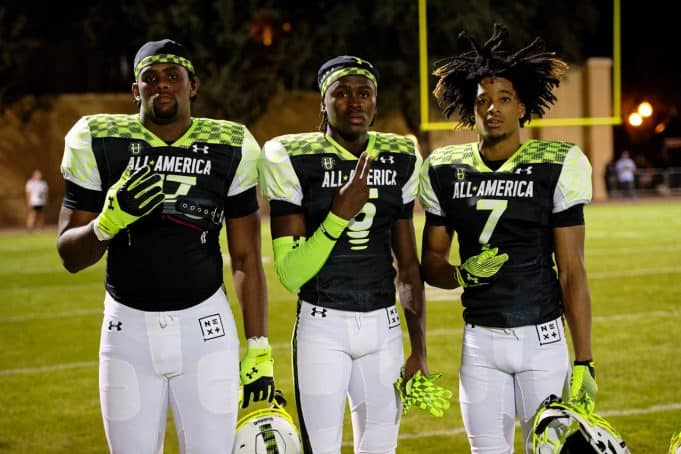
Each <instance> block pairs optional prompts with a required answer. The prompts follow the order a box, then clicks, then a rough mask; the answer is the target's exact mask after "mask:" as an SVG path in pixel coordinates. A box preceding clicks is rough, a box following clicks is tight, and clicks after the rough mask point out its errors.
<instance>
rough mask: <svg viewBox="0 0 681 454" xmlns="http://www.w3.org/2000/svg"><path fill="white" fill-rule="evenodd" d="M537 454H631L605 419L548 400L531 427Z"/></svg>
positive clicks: (553, 399) (558, 401)
mask: <svg viewBox="0 0 681 454" xmlns="http://www.w3.org/2000/svg"><path fill="white" fill-rule="evenodd" d="M530 436H532V452H534V453H535V454H578V453H579V454H589V453H598V454H601V453H602V454H630V451H629V448H627V445H626V443H625V442H624V440H623V439H622V437H621V436H620V434H619V433H618V432H617V431H616V430H615V428H614V427H612V426H611V425H610V424H609V423H608V422H607V421H606V420H605V419H603V418H602V417H600V416H598V415H597V414H595V413H591V414H588V413H586V412H585V411H583V410H582V409H580V408H579V407H577V406H574V405H571V404H568V403H566V402H563V401H562V400H561V399H560V398H559V397H557V396H555V395H551V396H549V397H548V398H547V399H546V400H544V402H542V404H541V405H540V406H539V409H538V410H537V413H536V414H535V416H534V423H533V425H532V433H531V434H530Z"/></svg>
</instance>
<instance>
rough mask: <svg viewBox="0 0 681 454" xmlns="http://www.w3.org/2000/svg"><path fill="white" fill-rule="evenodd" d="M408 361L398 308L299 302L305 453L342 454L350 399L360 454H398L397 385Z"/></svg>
mask: <svg viewBox="0 0 681 454" xmlns="http://www.w3.org/2000/svg"><path fill="white" fill-rule="evenodd" d="M403 361H404V352H403V350H402V331H401V328H400V319H399V315H398V312H397V308H396V307H395V306H391V307H389V308H385V309H379V310H376V311H372V312H350V311H339V310H333V309H327V308H323V307H320V306H315V305H312V304H309V303H306V302H301V303H300V306H299V312H298V320H297V322H296V327H295V332H294V337H293V364H294V368H295V370H294V379H295V389H296V398H297V404H298V415H299V421H300V426H301V427H300V429H301V432H302V436H303V445H304V447H305V452H306V454H310V452H312V453H314V454H339V453H340V452H341V443H342V435H343V416H344V414H345V402H346V396H347V398H349V402H350V411H351V416H352V428H353V439H354V451H355V453H372V454H392V453H394V452H395V449H396V446H397V435H398V432H399V424H400V414H401V411H402V405H401V402H400V400H399V397H398V396H397V394H396V391H395V389H394V388H393V383H395V380H397V378H398V377H399V375H400V368H401V367H402V363H403Z"/></svg>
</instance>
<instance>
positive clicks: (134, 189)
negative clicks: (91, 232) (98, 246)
mask: <svg viewBox="0 0 681 454" xmlns="http://www.w3.org/2000/svg"><path fill="white" fill-rule="evenodd" d="M164 198H165V196H164V194H163V179H162V178H161V175H159V174H157V173H151V167H150V166H149V165H146V166H143V167H140V168H139V169H137V170H136V171H134V172H132V171H131V170H130V169H125V171H124V172H123V175H121V178H120V179H119V180H118V181H117V182H115V183H114V184H113V185H112V186H111V187H110V188H109V190H108V191H107V193H106V200H105V201H104V208H103V209H102V212H101V213H100V214H99V216H98V217H97V221H96V224H95V229H96V230H97V232H96V233H97V237H98V238H99V239H100V240H101V239H109V240H110V239H111V238H113V237H114V236H115V235H116V234H117V233H118V232H120V231H121V230H122V229H124V228H126V227H127V226H129V225H130V224H132V223H133V222H135V221H137V220H138V219H139V218H141V217H142V216H145V215H147V214H149V213H150V212H151V211H153V210H154V208H156V207H157V206H159V205H160V204H161V203H163V200H164Z"/></svg>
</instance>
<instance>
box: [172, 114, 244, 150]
mask: <svg viewBox="0 0 681 454" xmlns="http://www.w3.org/2000/svg"><path fill="white" fill-rule="evenodd" d="M194 122H195V125H194V127H193V128H191V129H190V130H189V134H188V135H187V136H186V137H184V138H183V139H182V141H181V142H183V143H187V144H192V143H194V142H205V143H219V144H223V145H231V146H234V147H240V146H241V145H242V144H243V142H244V129H245V126H244V125H242V124H241V123H235V122H232V121H227V120H214V119H212V118H195V119H194Z"/></svg>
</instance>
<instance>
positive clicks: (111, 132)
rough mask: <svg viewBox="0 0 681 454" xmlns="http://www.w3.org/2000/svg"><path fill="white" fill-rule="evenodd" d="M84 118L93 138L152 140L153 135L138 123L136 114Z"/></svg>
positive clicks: (99, 115) (101, 115)
mask: <svg viewBox="0 0 681 454" xmlns="http://www.w3.org/2000/svg"><path fill="white" fill-rule="evenodd" d="M86 118H87V122H88V125H89V126H90V134H92V137H93V138H100V137H122V138H124V139H139V140H144V141H146V142H152V141H153V140H154V136H153V134H151V133H150V132H149V131H147V129H146V128H145V127H144V126H142V123H140V121H139V115H138V114H133V115H124V114H98V115H89V116H87V117H86Z"/></svg>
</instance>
